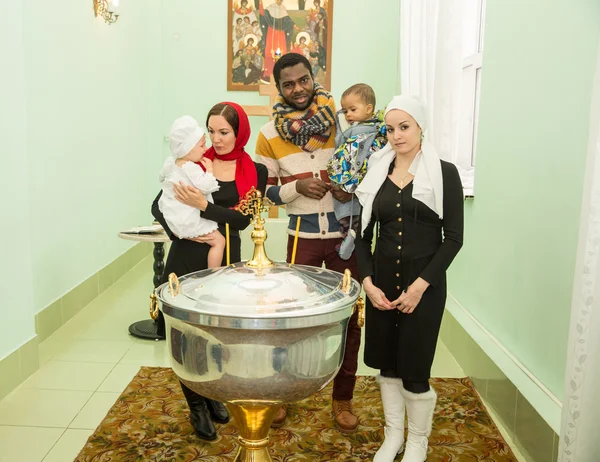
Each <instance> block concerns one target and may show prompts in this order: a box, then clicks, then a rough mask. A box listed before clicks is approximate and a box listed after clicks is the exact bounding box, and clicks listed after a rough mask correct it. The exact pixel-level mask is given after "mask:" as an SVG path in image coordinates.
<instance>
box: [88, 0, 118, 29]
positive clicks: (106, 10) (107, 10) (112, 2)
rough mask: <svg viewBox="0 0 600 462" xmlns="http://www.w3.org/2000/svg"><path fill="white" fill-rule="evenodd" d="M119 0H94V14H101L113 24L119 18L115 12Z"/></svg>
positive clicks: (108, 22)
mask: <svg viewBox="0 0 600 462" xmlns="http://www.w3.org/2000/svg"><path fill="white" fill-rule="evenodd" d="M118 6H119V0H94V16H96V17H98V16H101V17H102V19H104V21H105V22H106V23H107V24H112V23H114V22H116V21H117V19H119V15H118V14H116V13H115V11H116V10H117V7H118Z"/></svg>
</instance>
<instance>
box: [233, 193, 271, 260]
mask: <svg viewBox="0 0 600 462" xmlns="http://www.w3.org/2000/svg"><path fill="white" fill-rule="evenodd" d="M274 205H275V204H273V202H272V201H271V200H269V199H268V198H267V197H263V195H262V193H261V192H260V191H258V190H256V189H255V188H254V187H253V188H252V189H250V191H248V192H247V193H246V196H245V197H244V199H242V200H241V201H240V203H239V205H238V206H237V207H236V210H238V211H239V212H241V213H242V215H246V216H248V215H251V216H252V223H253V224H254V230H253V231H252V234H251V235H250V237H251V238H252V240H253V241H254V254H253V256H252V259H251V260H248V262H246V266H248V267H250V268H267V267H270V266H273V265H274V263H273V261H272V260H270V259H269V257H267V253H266V251H265V247H264V244H265V241H266V240H267V231H266V230H265V226H264V225H265V219H264V218H262V217H261V216H260V214H261V213H262V212H266V211H267V210H269V209H270V208H271V207H273V206H274Z"/></svg>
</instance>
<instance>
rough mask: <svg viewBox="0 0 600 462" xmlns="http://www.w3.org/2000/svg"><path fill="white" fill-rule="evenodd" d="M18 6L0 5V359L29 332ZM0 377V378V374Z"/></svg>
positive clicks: (26, 182) (31, 327) (26, 196)
mask: <svg viewBox="0 0 600 462" xmlns="http://www.w3.org/2000/svg"><path fill="white" fill-rule="evenodd" d="M22 14H23V11H22V5H21V3H20V2H2V4H0V44H1V45H0V57H1V59H2V72H0V138H1V139H2V155H1V158H2V163H3V178H2V196H3V197H2V226H1V227H0V241H1V242H2V264H1V265H0V290H1V292H2V294H3V296H2V303H0V315H1V316H2V319H3V321H2V325H3V327H2V330H1V332H2V333H1V335H0V359H2V357H4V356H5V355H6V354H7V353H10V352H11V351H12V350H14V349H15V348H17V347H19V346H21V345H22V344H24V343H25V342H27V341H28V340H29V339H31V338H32V337H33V336H34V334H35V332H34V325H33V304H32V299H31V278H32V275H31V258H30V253H29V241H30V234H29V233H30V229H29V187H28V186H29V178H28V176H29V175H28V169H27V139H26V114H25V85H24V82H23V80H24V79H23V75H24V63H23V27H22V25H23V23H22V21H21V17H22ZM0 380H1V379H0Z"/></svg>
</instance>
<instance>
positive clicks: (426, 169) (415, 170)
mask: <svg viewBox="0 0 600 462" xmlns="http://www.w3.org/2000/svg"><path fill="white" fill-rule="evenodd" d="M393 110H401V111H404V112H406V113H407V114H410V115H411V116H412V117H413V119H415V121H416V122H417V123H418V124H419V127H421V130H422V131H423V135H424V138H423V141H422V143H421V151H420V152H419V153H418V154H417V156H416V157H415V160H414V161H413V163H412V164H411V165H410V168H409V169H408V172H409V173H410V174H412V175H414V176H415V178H414V180H413V192H412V197H413V198H414V199H416V200H418V201H420V202H422V203H423V204H425V205H426V206H427V207H429V208H430V209H431V210H433V211H434V212H435V213H437V214H438V216H439V217H440V219H442V218H443V217H444V187H443V181H442V164H441V162H440V158H439V156H438V154H437V152H436V150H435V147H434V146H433V144H432V143H431V142H430V141H429V139H428V136H427V115H426V112H425V107H424V106H423V104H422V103H421V101H420V100H419V99H418V98H416V97H414V96H404V95H400V96H395V97H394V98H393V99H392V101H391V102H390V104H389V105H388V106H387V108H386V110H385V114H386V115H387V114H388V113H389V112H390V111H393ZM395 158H396V153H395V151H394V149H393V148H392V146H391V145H390V143H387V144H386V145H385V146H384V147H383V148H382V149H381V150H379V151H378V152H376V153H375V154H373V155H372V156H371V157H370V158H369V163H368V171H367V174H366V175H365V177H364V178H363V180H362V182H361V183H360V185H359V186H358V188H357V189H356V196H357V197H358V200H359V201H360V203H361V204H362V206H363V211H362V229H361V234H362V233H363V232H364V230H365V228H366V227H367V225H368V224H369V221H371V214H372V213H373V201H374V200H375V196H376V195H377V192H378V191H379V189H380V188H381V185H382V184H383V182H384V181H385V179H386V177H387V176H388V171H389V168H390V164H391V163H392V162H393V161H394V159H395Z"/></svg>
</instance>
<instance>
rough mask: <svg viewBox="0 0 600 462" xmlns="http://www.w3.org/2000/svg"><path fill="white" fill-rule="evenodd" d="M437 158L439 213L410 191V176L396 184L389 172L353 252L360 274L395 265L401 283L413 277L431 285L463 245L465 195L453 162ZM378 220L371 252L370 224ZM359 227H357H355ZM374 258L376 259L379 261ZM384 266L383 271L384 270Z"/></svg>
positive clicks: (406, 284)
mask: <svg viewBox="0 0 600 462" xmlns="http://www.w3.org/2000/svg"><path fill="white" fill-rule="evenodd" d="M441 163H442V178H443V184H444V218H443V219H442V220H440V218H439V217H438V215H437V214H436V213H435V212H434V211H432V210H431V209H429V208H428V207H427V206H425V205H424V204H422V203H421V202H419V201H416V200H415V199H413V197H412V182H411V183H410V184H409V185H407V186H406V187H405V188H404V189H402V190H400V189H399V188H398V186H396V185H395V184H394V183H393V182H392V181H391V180H390V179H389V178H386V180H385V182H384V183H383V185H382V186H381V188H380V190H379V192H378V194H377V196H376V197H375V200H374V202H373V216H372V217H371V221H370V222H369V224H368V225H367V227H366V229H365V231H364V235H363V236H362V237H360V236H357V239H356V257H357V259H358V267H359V272H360V277H361V280H362V279H364V278H366V277H367V276H376V278H377V277H379V278H381V277H384V278H385V279H387V278H386V276H384V275H381V274H376V271H375V269H376V268H378V269H379V271H380V272H381V271H382V269H383V268H385V269H386V270H389V273H390V274H393V273H395V272H396V271H398V275H399V278H401V283H400V285H401V286H402V289H406V287H407V286H408V285H410V284H411V283H412V282H414V280H415V279H417V278H418V277H421V278H423V279H424V280H425V281H427V282H428V283H429V284H431V285H432V286H433V287H435V285H436V284H437V283H439V282H440V281H441V278H442V277H444V276H445V272H446V270H447V269H448V267H449V266H450V264H451V263H452V260H454V257H455V256H456V254H457V253H458V251H459V250H460V248H461V247H462V243H463V228H464V224H463V222H464V208H463V206H464V195H463V189H462V184H461V181H460V177H459V175H458V171H457V169H456V167H455V166H454V165H453V164H451V163H449V162H444V161H441ZM376 222H379V237H378V239H377V248H376V250H375V255H373V253H372V250H371V249H372V241H373V230H374V226H375V223H376ZM359 229H360V228H359ZM378 259H379V263H378ZM386 272H387V271H386Z"/></svg>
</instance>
